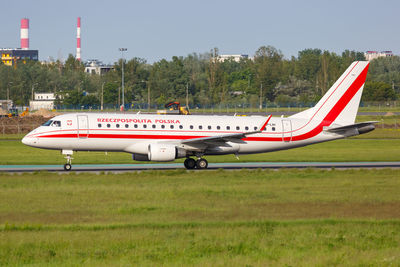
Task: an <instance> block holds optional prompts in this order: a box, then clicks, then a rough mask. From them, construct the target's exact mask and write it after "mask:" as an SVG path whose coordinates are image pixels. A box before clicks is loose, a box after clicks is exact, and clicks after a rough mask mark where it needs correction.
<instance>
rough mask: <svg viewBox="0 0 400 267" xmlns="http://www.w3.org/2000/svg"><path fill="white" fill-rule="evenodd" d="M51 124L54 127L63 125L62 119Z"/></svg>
mask: <svg viewBox="0 0 400 267" xmlns="http://www.w3.org/2000/svg"><path fill="white" fill-rule="evenodd" d="M51 126H53V127H61V121H54V122H53V124H52V125H51Z"/></svg>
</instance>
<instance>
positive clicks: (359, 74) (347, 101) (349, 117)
mask: <svg viewBox="0 0 400 267" xmlns="http://www.w3.org/2000/svg"><path fill="white" fill-rule="evenodd" d="M368 67H369V62H368V61H356V62H353V63H352V64H351V65H350V67H348V68H347V70H346V71H345V72H344V73H343V74H342V76H340V78H339V79H338V80H337V81H336V82H335V84H334V85H333V86H332V87H331V88H330V89H329V90H328V92H327V93H326V94H325V95H324V96H323V97H322V98H321V100H320V101H319V102H318V103H317V104H316V105H315V107H313V108H311V109H307V110H305V111H303V112H300V113H297V114H295V115H293V116H291V117H290V118H302V119H310V120H313V121H314V120H315V121H320V122H323V124H324V125H331V124H333V123H334V124H338V125H350V124H353V123H354V121H355V119H356V116H357V111H358V106H359V105H360V100H361V95H362V91H363V88H364V84H365V79H366V77H367V72H368Z"/></svg>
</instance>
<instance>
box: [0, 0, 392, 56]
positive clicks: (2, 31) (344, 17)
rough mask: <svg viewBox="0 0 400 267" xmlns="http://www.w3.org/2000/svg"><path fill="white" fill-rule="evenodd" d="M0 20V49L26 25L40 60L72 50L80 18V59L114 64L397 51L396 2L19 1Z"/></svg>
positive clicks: (16, 40) (11, 42)
mask: <svg viewBox="0 0 400 267" xmlns="http://www.w3.org/2000/svg"><path fill="white" fill-rule="evenodd" d="M6 2H7V3H6V4H4V3H3V5H2V15H1V16H0V25H2V26H1V27H0V47H1V48H15V47H20V36H19V34H20V33H19V32H20V20H21V19H22V18H24V17H26V18H29V20H30V29H29V37H30V49H38V50H39V59H40V60H49V58H53V59H60V58H61V59H64V60H65V59H66V58H67V57H68V55H69V54H73V55H75V51H76V21H77V17H78V16H80V17H81V18H82V22H81V24H82V25H81V40H82V59H83V60H87V59H99V60H101V61H103V62H104V63H113V62H116V61H117V60H118V58H120V57H121V52H119V51H118V48H120V47H125V48H127V49H128V50H127V51H126V52H124V53H125V54H124V57H125V58H127V59H129V58H133V57H139V58H143V59H145V60H147V62H148V63H154V62H156V61H159V60H161V59H167V60H170V59H171V58H172V57H173V56H187V55H188V54H190V53H193V52H195V53H205V52H209V51H210V50H211V49H212V48H214V47H217V48H218V49H219V53H220V54H248V55H250V56H253V55H254V53H255V51H256V50H257V49H258V48H259V47H261V46H267V45H272V46H274V47H275V48H277V49H278V50H280V51H281V52H282V53H283V54H284V56H285V57H286V58H290V57H291V56H297V55H298V52H299V51H301V50H303V49H306V48H319V49H321V50H329V51H331V52H336V53H341V52H343V51H344V50H346V49H349V50H356V51H361V52H365V51H367V50H376V51H383V50H391V51H393V52H394V53H395V54H399V53H400V47H399V45H400V34H399V31H400V29H399V16H398V14H399V11H400V1H397V0H396V1H395V0H387V1H385V0H383V1H370V0H362V1H360V0H335V1H328V0H310V1H307V0H302V1H295V0H279V1H269V0H264V1H263V0H246V1H243V0H242V1H237V0H201V1H192V0H164V1H162V0H160V1H156V0H146V1H136V0H131V1H129V0H112V1H110V0H107V1H104V0H64V1H59V0H18V1H6Z"/></svg>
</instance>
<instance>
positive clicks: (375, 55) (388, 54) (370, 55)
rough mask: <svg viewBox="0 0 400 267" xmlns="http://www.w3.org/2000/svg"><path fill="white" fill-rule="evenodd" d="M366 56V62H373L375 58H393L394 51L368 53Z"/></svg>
mask: <svg viewBox="0 0 400 267" xmlns="http://www.w3.org/2000/svg"><path fill="white" fill-rule="evenodd" d="M364 56H365V59H366V60H368V61H371V60H373V59H375V58H380V57H392V56H393V53H392V51H382V52H378V51H367V52H365V54H364Z"/></svg>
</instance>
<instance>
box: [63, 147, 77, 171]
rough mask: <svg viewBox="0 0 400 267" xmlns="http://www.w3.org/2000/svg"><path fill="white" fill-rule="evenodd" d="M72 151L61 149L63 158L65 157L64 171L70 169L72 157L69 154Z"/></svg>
mask: <svg viewBox="0 0 400 267" xmlns="http://www.w3.org/2000/svg"><path fill="white" fill-rule="evenodd" d="M73 153H74V152H73V151H72V150H63V151H62V154H63V155H66V156H65V158H66V159H67V163H66V164H64V170H65V171H70V170H71V169H72V166H71V162H72V160H73V158H72V157H71V155H72V154H73Z"/></svg>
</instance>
